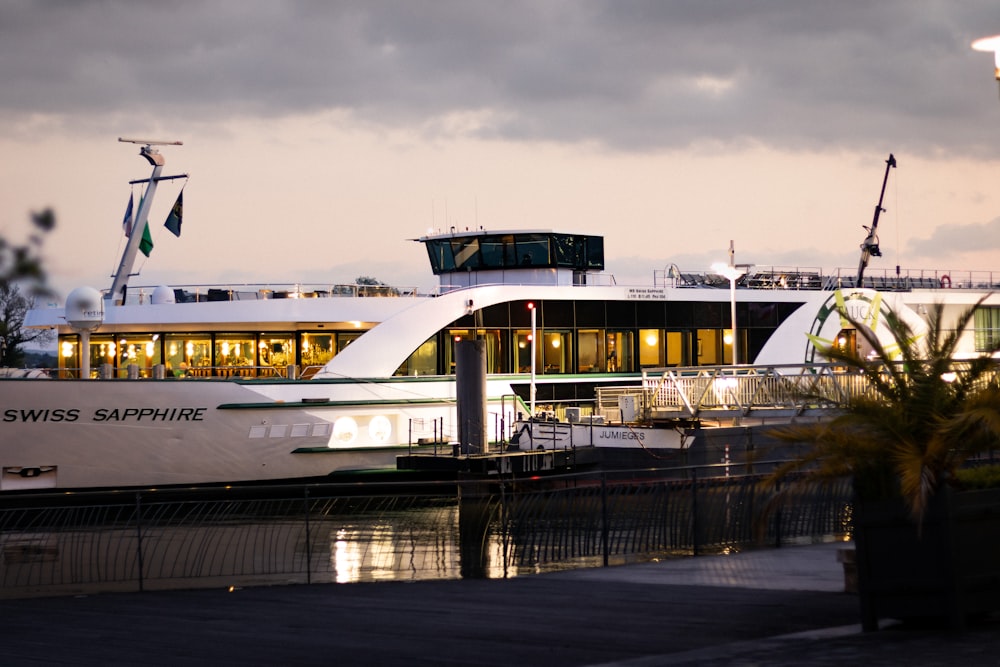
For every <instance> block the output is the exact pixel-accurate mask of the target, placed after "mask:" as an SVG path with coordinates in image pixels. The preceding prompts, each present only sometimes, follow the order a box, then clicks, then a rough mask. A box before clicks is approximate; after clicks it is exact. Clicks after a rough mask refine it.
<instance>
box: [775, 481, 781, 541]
mask: <svg viewBox="0 0 1000 667" xmlns="http://www.w3.org/2000/svg"><path fill="white" fill-rule="evenodd" d="M774 492H775V495H779V494H780V493H781V480H780V479H779V480H778V481H776V482H775V483H774ZM774 546H776V547H780V546H781V502H779V503H778V504H777V506H776V507H775V510H774Z"/></svg>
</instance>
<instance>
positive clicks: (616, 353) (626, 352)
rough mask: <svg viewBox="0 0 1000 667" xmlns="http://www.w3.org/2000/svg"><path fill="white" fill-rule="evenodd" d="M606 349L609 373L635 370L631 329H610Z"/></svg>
mask: <svg viewBox="0 0 1000 667" xmlns="http://www.w3.org/2000/svg"><path fill="white" fill-rule="evenodd" d="M605 349H606V350H607V368H608V372H609V373H631V372H633V371H634V370H635V353H634V348H633V345H632V332H631V331H609V332H608V333H607V342H606V348H605Z"/></svg>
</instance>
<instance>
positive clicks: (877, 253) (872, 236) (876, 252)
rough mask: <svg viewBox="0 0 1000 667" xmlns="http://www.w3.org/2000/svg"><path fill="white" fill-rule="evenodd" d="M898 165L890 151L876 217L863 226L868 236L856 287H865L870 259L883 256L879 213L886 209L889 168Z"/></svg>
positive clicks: (862, 250) (859, 265)
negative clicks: (866, 271) (866, 225)
mask: <svg viewBox="0 0 1000 667" xmlns="http://www.w3.org/2000/svg"><path fill="white" fill-rule="evenodd" d="M895 166H896V158H895V157H894V156H893V154H892V153H889V159H888V160H886V161H885V176H884V177H883V178H882V194H880V195H879V197H878V204H876V205H875V217H874V218H873V219H872V226H871V227H864V225H862V227H863V228H864V230H865V231H866V232H868V236H866V237H865V241H864V243H862V244H861V261H860V262H859V263H858V280H857V282H856V283H855V287H864V284H865V283H864V280H865V267H867V266H868V260H869V259H870V258H872V257H881V256H882V251H881V250H880V249H879V247H878V216H879V213H882V212H883V211H885V209H884V208H882V200H883V199H884V198H885V184H886V183H888V182H889V170H890V169H892V168H893V167H895Z"/></svg>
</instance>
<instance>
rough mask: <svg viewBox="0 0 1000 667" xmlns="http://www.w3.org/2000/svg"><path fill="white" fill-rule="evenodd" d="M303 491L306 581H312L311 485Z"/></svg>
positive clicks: (308, 582)
mask: <svg viewBox="0 0 1000 667" xmlns="http://www.w3.org/2000/svg"><path fill="white" fill-rule="evenodd" d="M302 491H303V493H302V504H303V505H304V507H303V509H304V510H305V514H306V583H307V584H311V583H312V562H313V559H312V536H311V535H310V534H309V487H308V486H307V487H305V488H304V489H303V490H302Z"/></svg>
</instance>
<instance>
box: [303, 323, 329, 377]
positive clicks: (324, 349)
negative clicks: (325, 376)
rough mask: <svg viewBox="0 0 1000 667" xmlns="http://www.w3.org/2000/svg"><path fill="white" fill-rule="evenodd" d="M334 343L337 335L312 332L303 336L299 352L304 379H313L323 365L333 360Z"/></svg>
mask: <svg viewBox="0 0 1000 667" xmlns="http://www.w3.org/2000/svg"><path fill="white" fill-rule="evenodd" d="M334 343H335V334H331V333H316V332H312V331H310V332H308V333H303V334H302V336H301V342H300V343H299V351H300V354H301V359H302V361H301V366H302V376H303V377H312V375H313V374H314V373H315V372H316V371H318V370H319V368H320V367H321V366H322V365H323V364H325V363H326V362H328V361H330V359H332V358H333V355H334V347H333V346H334Z"/></svg>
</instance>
